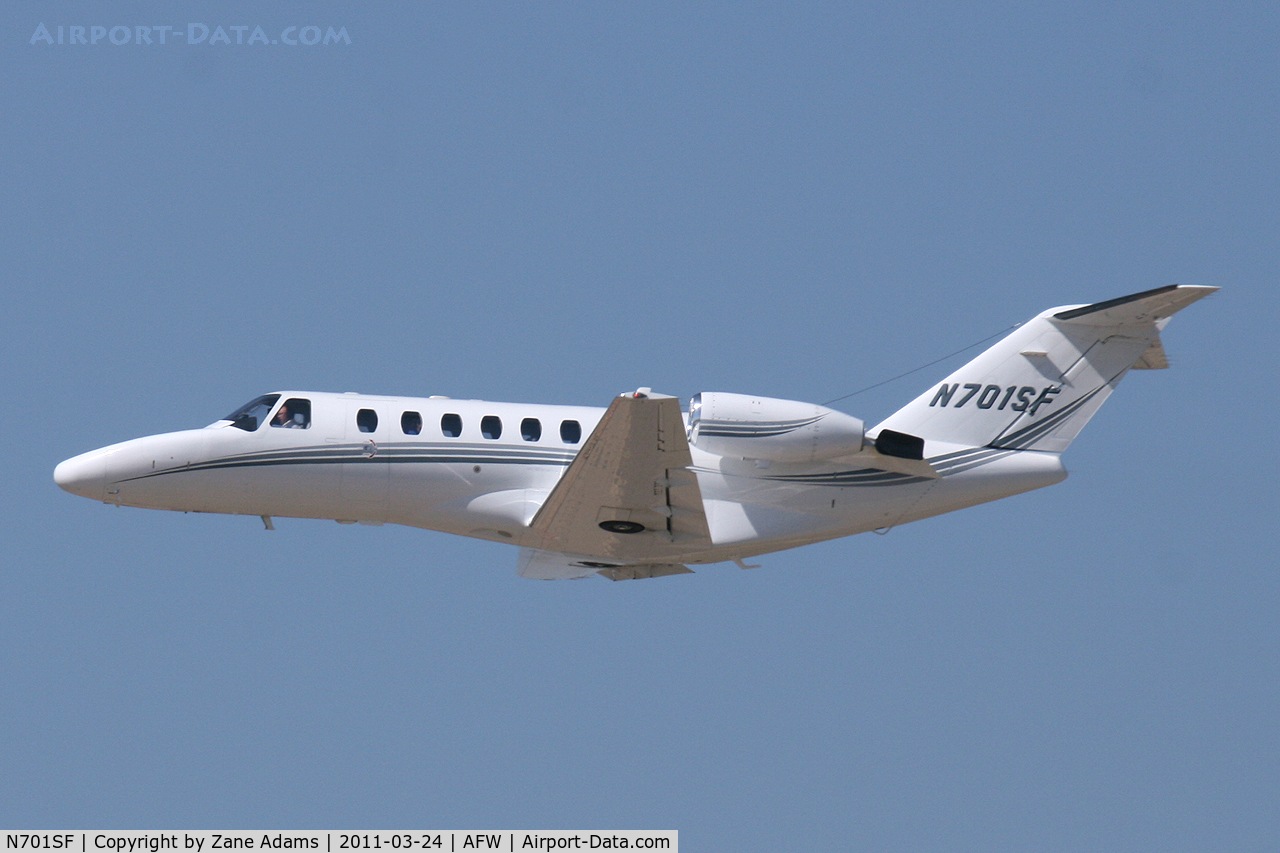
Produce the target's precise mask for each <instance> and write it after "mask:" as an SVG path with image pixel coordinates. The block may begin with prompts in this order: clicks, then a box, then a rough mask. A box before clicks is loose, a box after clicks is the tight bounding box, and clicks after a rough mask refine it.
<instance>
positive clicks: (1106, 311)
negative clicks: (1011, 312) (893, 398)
mask: <svg viewBox="0 0 1280 853" xmlns="http://www.w3.org/2000/svg"><path fill="white" fill-rule="evenodd" d="M1217 289H1218V288H1216V287H1189V286H1183V285H1176V284H1175V285H1170V286H1168V287H1159V288H1156V289H1155V290H1147V291H1143V292H1142V293H1135V294H1133V295H1131V296H1122V297H1120V298H1119V299H1111V300H1108V301H1106V302H1098V303H1095V304H1093V305H1081V306H1067V307H1062V308H1051V309H1049V310H1048V311H1045V312H1044V313H1042V314H1040V315H1039V316H1037V317H1035V318H1034V319H1032V320H1030V321H1028V322H1027V323H1024V324H1022V325H1021V326H1019V327H1018V328H1017V329H1015V330H1014V331H1013V332H1011V333H1010V334H1009V335H1008V336H1006V337H1005V338H1004V339H1003V340H1001V341H1000V342H999V343H997V344H996V345H995V346H993V347H991V348H990V349H988V350H986V351H985V352H983V353H982V354H981V355H979V356H978V357H977V358H975V359H973V361H970V362H969V363H968V364H966V365H965V366H964V367H962V368H960V369H959V370H957V371H956V372H955V373H952V374H951V375H950V376H948V377H947V378H946V379H945V380H944V381H943V382H942V383H940V384H938V385H935V386H933V387H932V388H930V389H929V390H928V391H926V392H925V393H923V394H921V395H920V396H919V397H917V398H916V399H915V400H913V401H911V402H910V403H909V404H907V405H906V406H904V407H903V408H902V409H900V410H898V411H897V412H895V413H894V414H892V415H890V416H889V418H888V419H887V420H885V421H884V423H882V424H880V427H879V428H880V429H888V430H894V431H896V432H901V433H907V434H908V435H915V436H919V437H921V438H923V439H925V441H926V442H930V441H932V442H944V443H947V444H953V445H963V446H967V447H981V446H988V447H996V448H1002V449H1009V450H1044V451H1050V452H1054V453H1061V452H1062V451H1063V450H1066V448H1067V445H1069V444H1070V443H1071V441H1072V439H1074V438H1075V437H1076V436H1077V435H1078V434H1079V433H1080V430H1081V429H1083V428H1084V425H1085V424H1086V423H1088V422H1089V418H1091V417H1093V415H1094V413H1095V412H1097V411H1098V409H1099V408H1100V407H1101V406H1102V404H1103V403H1104V402H1105V401H1106V399H1107V397H1109V396H1110V395H1111V392H1112V391H1113V390H1115V387H1116V385H1118V384H1119V382H1120V380H1121V379H1123V378H1124V375H1125V374H1126V373H1128V372H1129V370H1130V369H1131V368H1138V369H1154V368H1164V367H1168V366H1169V363H1168V361H1167V359H1166V358H1165V353H1164V348H1163V347H1162V346H1161V343H1160V332H1161V331H1162V330H1163V329H1164V327H1165V325H1166V324H1167V323H1168V322H1169V318H1170V317H1172V316H1173V315H1174V314H1176V313H1177V312H1178V311H1181V310H1182V309H1183V308H1185V307H1187V306H1188V305H1190V304H1191V303H1192V302H1195V301H1196V300H1198V299H1202V298H1203V297H1205V296H1208V295H1209V294H1210V293H1212V292H1213V291H1215V290H1217ZM928 452H929V451H928V449H927V446H926V453H928Z"/></svg>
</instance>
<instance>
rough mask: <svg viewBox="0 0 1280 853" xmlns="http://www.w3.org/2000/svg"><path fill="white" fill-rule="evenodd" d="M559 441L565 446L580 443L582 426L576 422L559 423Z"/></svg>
mask: <svg viewBox="0 0 1280 853" xmlns="http://www.w3.org/2000/svg"><path fill="white" fill-rule="evenodd" d="M560 440H561V441H563V442H564V443H565V444H577V443H578V442H579V441H582V424H580V423H578V422H577V421H561V422H560Z"/></svg>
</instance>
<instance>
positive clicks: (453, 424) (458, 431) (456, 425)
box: [440, 415, 462, 438]
mask: <svg viewBox="0 0 1280 853" xmlns="http://www.w3.org/2000/svg"><path fill="white" fill-rule="evenodd" d="M440 431H441V432H442V433H444V434H445V435H447V436H449V438H457V437H458V436H460V435H462V418H461V417H460V416H459V415H444V416H443V417H441V418H440Z"/></svg>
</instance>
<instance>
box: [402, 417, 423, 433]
mask: <svg viewBox="0 0 1280 853" xmlns="http://www.w3.org/2000/svg"><path fill="white" fill-rule="evenodd" d="M400 430H401V432H403V433H404V434H405V435H418V434H419V433H421V432H422V415H420V414H418V413H417V412H405V413H404V414H403V415H401V416H400Z"/></svg>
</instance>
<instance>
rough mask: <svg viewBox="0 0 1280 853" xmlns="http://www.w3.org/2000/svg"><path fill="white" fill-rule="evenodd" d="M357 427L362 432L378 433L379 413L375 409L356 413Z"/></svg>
mask: <svg viewBox="0 0 1280 853" xmlns="http://www.w3.org/2000/svg"><path fill="white" fill-rule="evenodd" d="M356 426H358V427H359V428H360V431H361V432H376V431H377V429H378V413H377V412H375V411H374V410H373V409H361V410H360V411H358V412H356Z"/></svg>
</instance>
